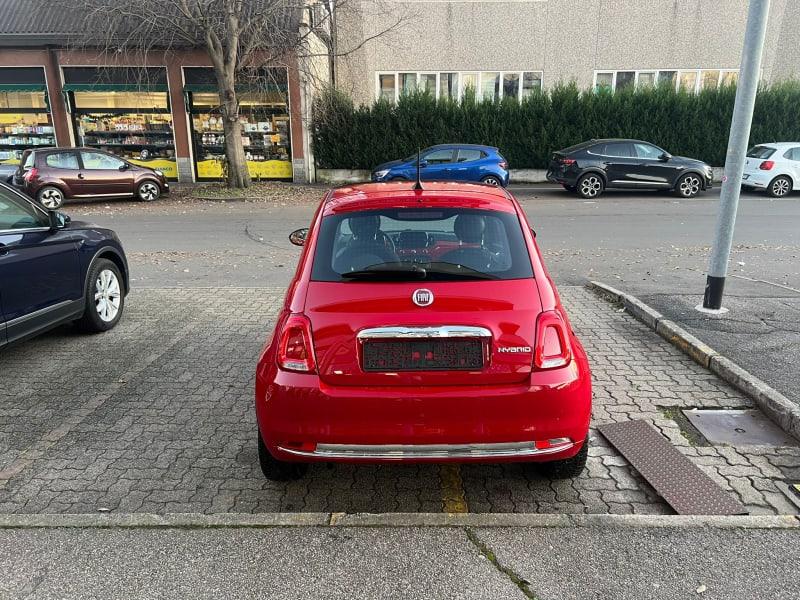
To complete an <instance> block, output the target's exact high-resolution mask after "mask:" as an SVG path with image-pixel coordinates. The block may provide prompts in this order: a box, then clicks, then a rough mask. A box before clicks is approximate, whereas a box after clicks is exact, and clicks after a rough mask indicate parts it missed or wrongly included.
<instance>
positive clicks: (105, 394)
mask: <svg viewBox="0 0 800 600" xmlns="http://www.w3.org/2000/svg"><path fill="white" fill-rule="evenodd" d="M561 291H562V295H563V299H564V302H565V304H566V305H567V310H568V311H569V313H570V315H571V317H572V320H573V324H574V326H575V328H576V330H577V331H578V334H579V336H580V337H581V339H582V340H583V343H584V345H585V347H586V350H587V351H588V353H589V356H590V361H591V364H592V367H593V372H594V379H595V408H594V415H593V424H594V425H598V424H601V423H605V422H609V421H622V420H626V419H629V418H645V419H648V420H650V421H651V422H653V423H654V424H655V425H656V426H657V427H658V428H659V429H660V430H661V432H662V433H663V434H664V435H665V436H667V437H668V438H669V439H670V441H672V443H673V444H675V445H676V446H677V447H678V448H679V449H680V450H681V451H682V452H683V453H685V454H686V455H688V456H689V457H690V458H691V459H692V460H693V461H694V462H695V463H696V464H698V465H699V466H700V467H701V468H702V469H703V470H704V471H706V472H707V473H708V474H709V475H710V476H711V477H712V478H713V479H714V480H716V481H717V482H719V483H720V484H721V485H722V486H723V487H725V488H726V489H728V490H730V491H731V493H733V494H735V495H736V496H737V497H738V498H739V499H741V500H742V502H744V503H745V504H746V505H747V507H748V509H749V510H750V511H751V513H753V514H773V513H783V514H794V513H795V512H796V510H795V508H794V507H793V505H792V504H790V503H789V502H788V501H787V500H786V499H785V497H784V496H783V495H782V494H781V492H780V491H779V490H778V489H777V488H776V486H775V481H776V480H780V479H784V478H793V479H799V478H800V448H796V447H794V448H769V447H747V448H731V447H710V446H696V445H692V444H691V443H690V442H689V440H688V439H687V438H686V437H684V435H683V434H682V433H681V429H680V428H679V426H678V424H677V423H676V422H675V421H673V420H672V419H671V418H669V416H668V415H671V414H673V413H671V412H670V409H672V410H673V411H674V409H677V408H681V407H693V406H704V407H714V406H720V407H746V406H751V402H750V401H749V400H747V399H746V398H744V397H742V396H741V395H740V394H738V393H737V392H736V391H735V390H733V389H732V388H730V387H729V386H728V385H727V384H725V383H724V382H722V381H720V380H718V379H717V378H716V377H715V376H714V375H713V374H711V373H709V372H707V371H706V370H704V369H702V368H701V367H699V366H698V365H696V364H694V363H693V362H691V361H690V360H688V359H687V358H686V357H685V356H684V355H682V354H680V353H679V352H678V351H677V350H675V349H674V348H672V347H671V346H669V345H668V344H667V343H666V342H664V341H663V340H661V338H659V337H657V336H656V335H655V334H654V333H652V332H651V331H649V330H647V329H645V328H644V327H643V326H642V325H641V324H639V323H638V322H637V321H635V320H634V319H632V318H631V317H630V316H628V315H626V314H624V313H620V312H618V311H617V309H616V308H615V307H614V306H613V305H611V304H608V303H607V302H605V301H604V300H601V299H599V298H598V297H596V296H594V295H593V294H592V293H591V292H589V291H587V290H585V289H583V288H578V287H564V288H562V290H561ZM282 296H283V290H278V289H264V288H219V289H188V290H187V289H149V290H136V291H134V292H133V293H132V294H131V295H130V296H129V297H128V306H127V309H126V314H125V316H124V318H123V320H122V322H121V323H120V325H119V326H118V327H117V328H116V329H115V330H114V331H113V332H111V333H108V334H104V335H98V336H85V335H82V334H79V333H76V332H75V331H74V330H73V329H72V328H71V327H64V328H60V329H58V330H55V331H53V332H51V333H49V334H46V335H44V336H42V337H39V338H37V339H34V340H32V341H29V342H27V343H25V344H23V345H21V346H17V347H15V348H12V349H9V350H7V351H5V352H4V353H2V354H0V512H20V513H36V512H73V513H82V512H95V511H98V510H110V511H115V512H155V513H164V512H207V513H213V512H268V511H335V512H358V511H368V512H385V511H401V512H403V511H424V512H432V511H440V510H442V509H443V507H444V506H445V504H444V503H445V502H446V501H447V499H448V498H452V496H453V495H456V496H459V495H461V494H463V499H464V500H466V504H467V506H468V509H469V510H471V511H474V512H486V511H499V512H514V511H519V512H529V511H530V512H575V513H580V512H589V513H607V512H611V513H669V512H671V509H670V508H669V507H668V506H667V505H665V504H664V503H663V501H661V500H660V498H659V497H658V496H657V495H656V494H655V492H654V491H653V490H652V489H651V488H650V487H649V486H648V485H647V484H646V483H645V482H644V481H643V480H642V479H641V478H640V477H639V476H638V475H637V474H636V473H635V471H633V470H632V469H631V467H630V466H629V465H628V464H627V462H626V461H625V459H623V458H622V457H621V456H620V455H618V454H617V453H616V452H615V451H614V450H613V449H612V448H611V447H609V445H608V444H607V443H605V441H604V440H603V438H602V437H601V436H599V435H598V434H596V433H594V432H593V433H592V436H591V445H590V458H589V462H588V467H587V469H586V471H585V472H584V474H583V475H582V476H581V477H579V478H577V479H575V480H574V481H557V482H551V481H549V480H547V479H543V478H541V477H539V476H538V475H537V474H536V471H535V470H533V469H530V468H525V467H523V466H519V465H504V466H462V467H460V468H453V467H450V468H448V469H445V468H440V467H439V466H435V465H425V466H389V467H386V466H381V467H375V466H363V467H353V466H342V465H339V466H331V467H328V466H324V465H320V466H313V467H312V468H311V470H310V472H309V475H308V476H307V477H306V478H304V479H303V480H301V481H297V482H291V483H288V484H279V483H272V482H268V481H266V480H265V479H264V478H263V477H262V475H261V473H260V471H259V468H258V464H257V456H256V446H255V435H256V429H255V419H254V414H253V407H252V404H253V399H252V387H253V385H252V381H253V372H254V366H255V360H256V357H257V355H258V352H259V350H260V348H261V345H262V344H263V341H264V339H265V338H266V336H267V334H268V332H269V330H270V328H271V320H272V318H273V315H274V314H275V312H276V311H277V309H278V307H279V305H280V303H281V301H282Z"/></svg>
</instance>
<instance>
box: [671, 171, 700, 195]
mask: <svg viewBox="0 0 800 600" xmlns="http://www.w3.org/2000/svg"><path fill="white" fill-rule="evenodd" d="M702 189H703V183H702V182H701V181H700V176H699V175H698V174H697V173H687V174H686V175H684V176H682V177H681V178H680V179H678V183H676V184H675V194H676V195H677V196H680V197H681V198H694V197H695V196H697V194H699V193H700V190H702Z"/></svg>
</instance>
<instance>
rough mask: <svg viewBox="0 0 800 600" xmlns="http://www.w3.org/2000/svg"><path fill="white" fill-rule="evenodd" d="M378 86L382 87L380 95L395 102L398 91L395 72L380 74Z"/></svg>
mask: <svg viewBox="0 0 800 600" xmlns="http://www.w3.org/2000/svg"><path fill="white" fill-rule="evenodd" d="M378 86H379V87H380V97H381V98H383V99H384V100H388V101H389V102H394V98H395V93H396V91H397V79H396V77H395V76H394V73H383V74H381V75H378Z"/></svg>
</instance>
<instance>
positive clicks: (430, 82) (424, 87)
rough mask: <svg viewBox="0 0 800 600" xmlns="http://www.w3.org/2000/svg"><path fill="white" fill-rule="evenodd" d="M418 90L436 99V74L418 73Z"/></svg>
mask: <svg viewBox="0 0 800 600" xmlns="http://www.w3.org/2000/svg"><path fill="white" fill-rule="evenodd" d="M419 89H420V91H423V92H427V93H429V94H430V95H431V96H433V97H434V98H435V97H436V73H420V74H419Z"/></svg>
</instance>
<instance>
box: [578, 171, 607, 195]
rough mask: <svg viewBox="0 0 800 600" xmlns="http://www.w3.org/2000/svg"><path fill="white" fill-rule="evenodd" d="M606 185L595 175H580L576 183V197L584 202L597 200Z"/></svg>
mask: <svg viewBox="0 0 800 600" xmlns="http://www.w3.org/2000/svg"><path fill="white" fill-rule="evenodd" d="M605 188H606V184H605V182H604V181H603V178H602V177H601V176H600V175H598V174H597V173H586V174H585V175H581V176H580V178H579V179H578V182H577V190H576V191H577V192H578V196H580V197H581V198H584V199H586V200H593V199H594V198H597V197H598V196H599V195H600V194H602V193H603V190H605Z"/></svg>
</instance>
